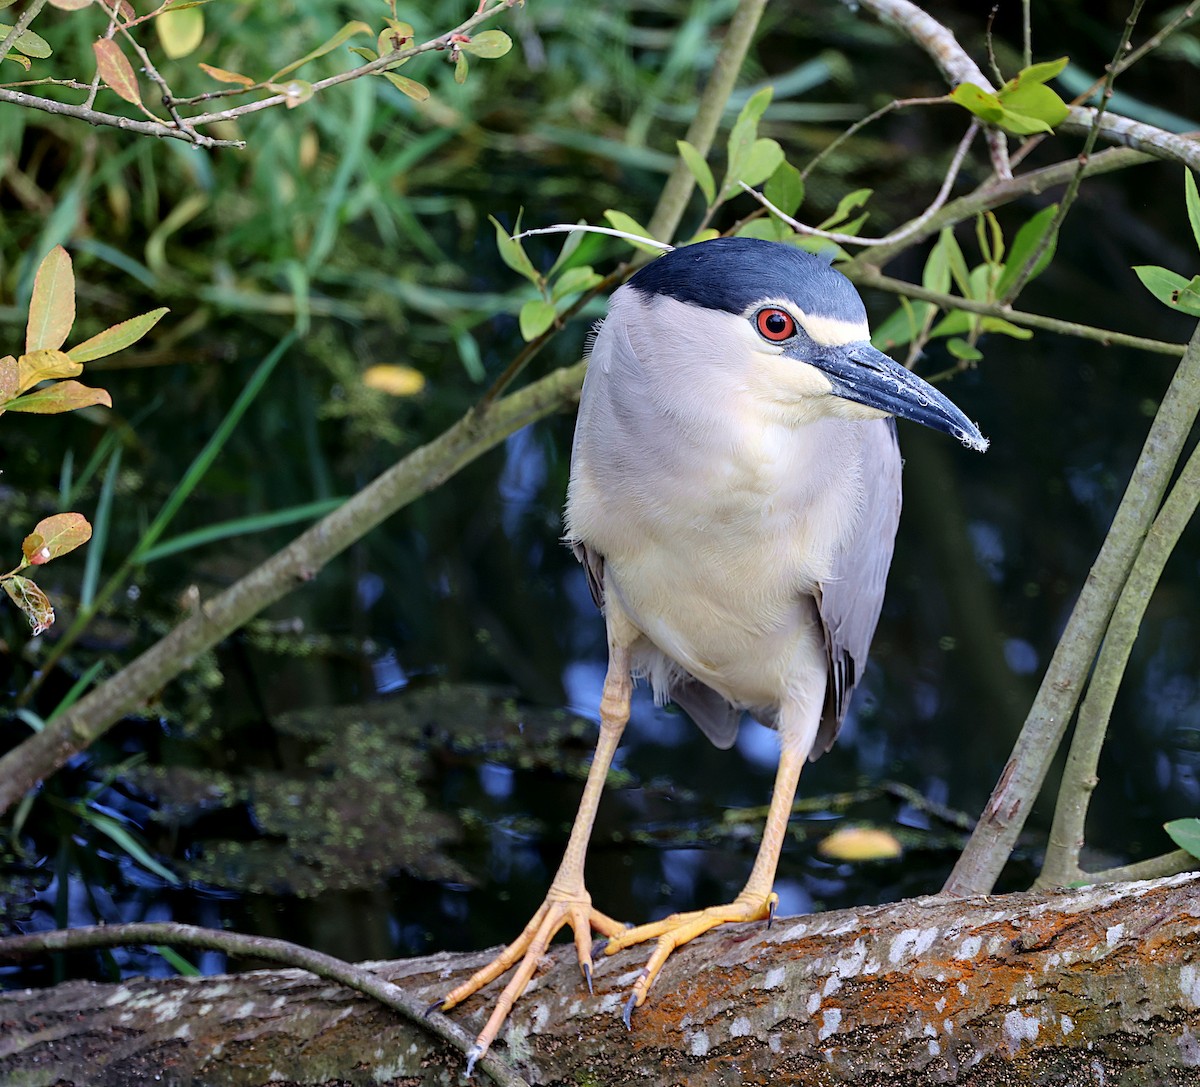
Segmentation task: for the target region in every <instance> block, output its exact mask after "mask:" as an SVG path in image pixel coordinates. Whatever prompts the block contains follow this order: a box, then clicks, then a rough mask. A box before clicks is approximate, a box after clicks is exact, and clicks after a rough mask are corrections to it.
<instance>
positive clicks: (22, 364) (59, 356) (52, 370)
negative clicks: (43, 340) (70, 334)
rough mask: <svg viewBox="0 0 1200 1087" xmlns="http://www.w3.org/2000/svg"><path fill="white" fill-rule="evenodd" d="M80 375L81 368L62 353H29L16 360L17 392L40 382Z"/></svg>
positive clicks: (44, 351)
mask: <svg viewBox="0 0 1200 1087" xmlns="http://www.w3.org/2000/svg"><path fill="white" fill-rule="evenodd" d="M82 373H83V367H82V366H80V365H79V363H77V362H76V361H75V360H74V359H73V358H71V356H70V355H68V354H66V353H65V352H63V351H51V350H48V349H44V350H42V351H30V352H29V353H28V354H27V355H22V356H21V357H20V358H19V359H17V392H24V391H25V390H26V389H32V388H33V387H34V386H35V385H36V384H38V382H41V381H50V380H52V379H54V378H60V377H78V376H79V375H80V374H82Z"/></svg>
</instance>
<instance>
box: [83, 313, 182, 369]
mask: <svg viewBox="0 0 1200 1087" xmlns="http://www.w3.org/2000/svg"><path fill="white" fill-rule="evenodd" d="M167 312H169V311H168V310H167V307H166V306H163V307H162V308H161V309H152V310H151V311H150V312H149V313H143V314H140V315H139V316H137V317H130V318H129V320H128V321H122V322H121V323H120V324H116V325H112V326H110V327H109V328H106V329H105V330H104V331H103V332H97V333H96V335H95V336H93V337H92V338H91V339H90V340H84V341H83V343H81V344H76V346H74V347H72V348H71V350H70V351H68V352H67V354H68V355H69V356H70V357H71V358H72V359H74V360H75V361H76V362H91V361H92V360H93V359H102V358H104V356H105V355H112V354H115V353H116V352H117V351H123V350H125V348H127V347H129V346H130V345H131V344H135V343H137V342H138V340H140V339H141V338H142V337H143V336H144V335H146V333H147V332H149V331H150V330H151V329H152V328H153V327H154V326H155V325H156V324H158V322H159V321H160V320H161V319H162V317H163V315H164V314H165V313H167ZM68 376H69V375H68Z"/></svg>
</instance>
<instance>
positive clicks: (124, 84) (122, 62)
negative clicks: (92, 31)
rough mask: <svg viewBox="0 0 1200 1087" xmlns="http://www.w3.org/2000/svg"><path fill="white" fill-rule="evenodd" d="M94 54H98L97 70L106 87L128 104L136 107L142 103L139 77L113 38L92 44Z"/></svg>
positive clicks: (102, 39)
mask: <svg viewBox="0 0 1200 1087" xmlns="http://www.w3.org/2000/svg"><path fill="white" fill-rule="evenodd" d="M92 52H93V53H95V54H96V70H97V71H98V72H99V73H100V78H101V79H102V80H104V83H105V85H106V86H107V87H108V88H109V89H110V90H113V91H116V92H117V94H119V95H120V96H121V97H122V98H124V99H125V101H126V102H131V103H133V104H134V105H135V106H139V105H141V103H142V92H141V88H139V87H138V81H137V76H136V75H135V74H134V71H133V66H132V65H131V64H130V63H129V61H128V59H127V58H126V56H125V54H124V53H122V52H121V47H120V46H119V45H117V43H116V42H115V41H113V40H112V38H100V39H98V40H97V41H94V42H92Z"/></svg>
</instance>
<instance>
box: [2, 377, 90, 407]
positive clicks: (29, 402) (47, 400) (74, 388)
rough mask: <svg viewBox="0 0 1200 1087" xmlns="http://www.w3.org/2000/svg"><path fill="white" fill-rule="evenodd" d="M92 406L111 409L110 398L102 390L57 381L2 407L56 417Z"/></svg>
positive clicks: (75, 382) (76, 383)
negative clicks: (59, 414) (100, 405)
mask: <svg viewBox="0 0 1200 1087" xmlns="http://www.w3.org/2000/svg"><path fill="white" fill-rule="evenodd" d="M93 404H103V405H104V406H105V407H107V408H111V407H112V397H110V396H109V395H108V393H107V392H105V391H104V390H103V389H91V388H88V386H86V385H81V384H80V383H79V382H78V381H59V382H56V383H55V384H53V385H47V386H46V387H45V388H44V389H38V390H36V391H35V392H31V393H26V394H25V395H24V396H19V397H17V399H16V400H10V401H9V402H8V403H7V404H5V405H4V410H5V411H25V412H29V413H31V414H33V415H57V414H58V413H59V412H63V411H74V410H75V409H76V408H87V407H91V406H92V405H93Z"/></svg>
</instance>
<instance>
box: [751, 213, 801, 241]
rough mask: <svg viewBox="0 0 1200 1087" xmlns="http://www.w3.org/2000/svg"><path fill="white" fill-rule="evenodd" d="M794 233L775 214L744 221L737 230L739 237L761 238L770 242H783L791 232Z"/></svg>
mask: <svg viewBox="0 0 1200 1087" xmlns="http://www.w3.org/2000/svg"><path fill="white" fill-rule="evenodd" d="M791 233H792V228H791V227H790V226H788V225H787V223H785V222H783V221H782V220H780V219H776V218H775V216H774V215H769V216H767V217H766V218H764V219H751V220H750V222H748V223H743V224H742V225H741V226H740V227H739V228H738V232H737V236H738V237H739V238H761V239H762V240H763V241H768V242H781V241H783V239H784V238H786V237H787V236H788V235H789V234H791Z"/></svg>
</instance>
